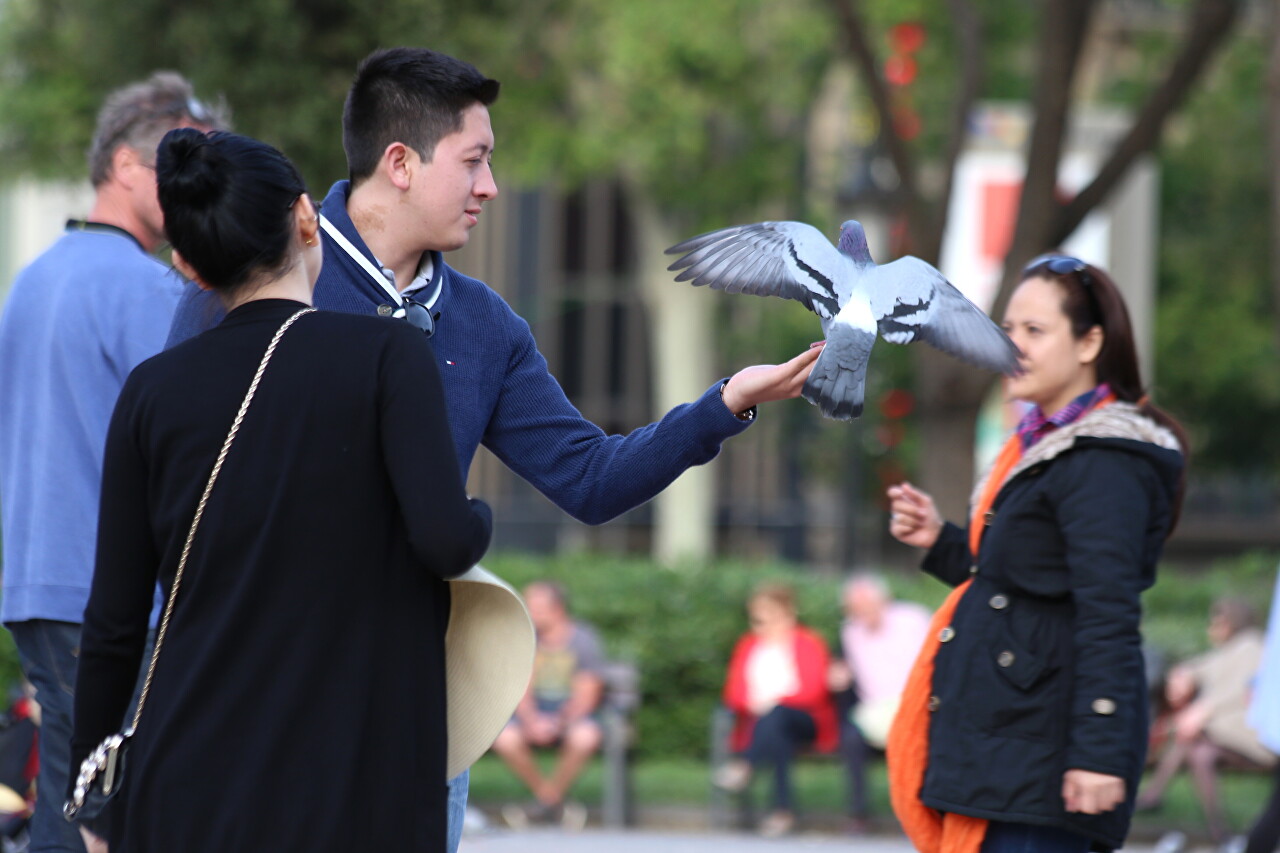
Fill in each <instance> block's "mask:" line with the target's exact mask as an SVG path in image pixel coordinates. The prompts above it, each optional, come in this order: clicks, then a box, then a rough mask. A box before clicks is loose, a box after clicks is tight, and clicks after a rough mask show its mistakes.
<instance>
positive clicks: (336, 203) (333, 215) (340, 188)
mask: <svg viewBox="0 0 1280 853" xmlns="http://www.w3.org/2000/svg"><path fill="white" fill-rule="evenodd" d="M350 197H351V182H350V181H337V182H336V183H334V185H333V186H332V187H330V188H329V193H328V194H327V195H326V196H325V197H324V201H323V202H322V203H321V204H320V213H321V214H323V215H324V218H325V219H328V220H329V222H331V223H332V224H333V225H334V226H335V227H336V228H337V229H338V231H339V232H341V233H342V236H344V237H346V238H347V240H348V241H349V242H350V243H351V245H352V246H354V247H355V249H356V251H358V252H360V253H361V254H362V255H364V256H365V257H366V258H367V259H368V260H369V262H370V263H372V264H373V265H374V266H375V267H377V266H378V265H379V262H378V259H377V257H376V256H375V255H374V254H373V251H372V250H370V249H369V246H368V245H367V244H366V243H365V242H364V238H363V237H361V236H360V232H359V231H357V230H356V226H355V223H354V222H352V221H351V214H349V213H348V212H347V201H348V200H349V199H350ZM425 254H426V255H427V256H429V258H430V261H431V283H430V284H429V285H427V286H426V287H425V288H423V289H422V290H423V292H425V293H433V292H435V290H436V289H437V288H440V297H439V299H438V300H436V302H435V304H434V305H433V306H432V313H433V314H434V313H439V312H440V311H442V310H443V308H444V303H445V301H446V298H447V296H448V292H449V291H448V288H447V287H445V284H446V283H447V280H446V279H445V275H444V273H445V263H444V257H443V255H442V254H441V253H440V252H437V251H434V250H433V251H430V252H427V253H425ZM335 257H336V258H338V261H339V263H340V264H341V265H342V266H343V267H345V268H346V269H347V270H348V272H349V273H350V274H351V276H352V278H353V279H354V280H355V281H356V282H357V287H358V288H359V289H360V292H361V293H364V294H366V295H367V296H369V298H371V299H372V300H373V301H374V302H375V303H377V304H382V303H385V302H386V301H387V293H386V291H385V290H383V289H382V288H381V287H379V286H378V284H376V283H375V282H374V281H373V279H372V278H371V277H370V276H369V274H368V273H367V272H365V270H364V268H363V267H361V266H360V264H359V263H357V262H356V261H355V260H354V259H352V258H351V257H349V256H348V255H347V253H346V251H344V250H343V249H342V247H340V246H338V245H337V244H336V243H335V242H334V241H332V240H329V244H328V246H326V248H325V262H326V263H328V262H330V260H331V259H333V258H335Z"/></svg>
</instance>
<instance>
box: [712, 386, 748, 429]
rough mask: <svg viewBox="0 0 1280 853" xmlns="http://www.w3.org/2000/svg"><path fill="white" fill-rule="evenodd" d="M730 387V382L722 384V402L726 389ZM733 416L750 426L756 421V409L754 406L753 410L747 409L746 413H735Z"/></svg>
mask: <svg viewBox="0 0 1280 853" xmlns="http://www.w3.org/2000/svg"><path fill="white" fill-rule="evenodd" d="M728 387H729V382H728V381H727V380H726V381H725V382H722V383H721V384H720V399H721V401H723V400H724V389H726V388H728ZM733 416H734V417H735V418H737V419H738V420H740V421H742V422H743V423H744V424H749V423H751V422H752V421H754V420H755V419H756V407H755V406H752V407H751V408H749V409H747V410H746V411H745V412H734V413H733Z"/></svg>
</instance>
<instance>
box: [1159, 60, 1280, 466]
mask: <svg viewBox="0 0 1280 853" xmlns="http://www.w3.org/2000/svg"><path fill="white" fill-rule="evenodd" d="M1265 71H1266V45H1265V44H1264V43H1263V41H1262V40H1261V39H1256V38H1242V39H1238V40H1237V41H1236V42H1234V44H1233V45H1232V47H1231V48H1230V49H1229V50H1228V51H1227V52H1226V53H1225V55H1224V57H1223V61H1222V63H1221V65H1220V67H1219V68H1218V70H1217V73H1215V74H1214V75H1213V76H1212V77H1211V78H1210V79H1209V81H1208V83H1207V85H1206V86H1205V88H1204V89H1203V91H1202V92H1201V93H1200V94H1199V95H1198V96H1197V97H1196V98H1194V99H1193V101H1192V102H1191V104H1190V105H1189V106H1188V108H1187V112H1186V116H1185V119H1184V122H1183V125H1182V127H1181V130H1180V132H1179V133H1177V134H1175V135H1174V138H1173V139H1172V140H1171V142H1170V144H1168V145H1167V146H1166V148H1165V152H1164V156H1163V158H1162V167H1163V171H1162V177H1161V180H1162V182H1163V185H1164V186H1163V189H1162V193H1161V211H1160V220H1161V223H1162V234H1161V236H1162V239H1161V241H1160V264H1159V269H1160V279H1159V287H1160V300H1159V304H1158V307H1157V321H1158V322H1157V326H1156V363H1157V365H1158V366H1157V373H1156V385H1157V390H1158V392H1159V396H1160V401H1161V403H1162V404H1163V405H1166V406H1167V407H1168V408H1169V409H1170V410H1171V411H1173V412H1175V413H1177V415H1178V416H1179V417H1180V418H1181V419H1183V421H1184V422H1185V423H1186V425H1187V426H1188V427H1189V429H1190V432H1191V435H1192V438H1193V441H1194V447H1193V464H1194V465H1195V466H1196V467H1197V468H1199V469H1201V470H1212V469H1216V470H1223V469H1230V470H1236V471H1242V472H1245V471H1254V472H1257V471H1261V472H1271V473H1273V474H1274V472H1276V471H1277V470H1280V431H1277V430H1276V429H1275V423H1276V421H1277V419H1278V418H1280V352H1278V351H1277V346H1276V331H1275V330H1276V328H1277V325H1278V324H1280V318H1278V316H1277V310H1278V308H1277V306H1276V305H1274V304H1273V300H1272V297H1271V295H1270V287H1271V278H1270V276H1271V275H1272V273H1271V257H1270V250H1271V243H1272V234H1273V229H1274V224H1273V223H1271V222H1270V220H1269V218H1268V216H1267V210H1268V206H1269V199H1268V192H1269V186H1270V177H1269V175H1268V168H1267V167H1268V164H1267V161H1266V151H1267V148H1266V142H1265V133H1264V127H1263V110H1262V109H1261V104H1262V103H1263V102H1264V88H1263V87H1264V82H1265V79H1266V74H1265Z"/></svg>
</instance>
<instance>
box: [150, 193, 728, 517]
mask: <svg viewBox="0 0 1280 853" xmlns="http://www.w3.org/2000/svg"><path fill="white" fill-rule="evenodd" d="M349 192H350V184H349V183H348V182H347V181H339V182H338V183H336V184H334V185H333V188H332V189H330V190H329V194H328V196H326V197H325V200H324V204H323V205H322V206H321V212H322V213H323V214H324V216H325V218H326V219H328V220H329V221H330V222H332V223H333V224H334V225H336V226H337V227H338V229H339V230H340V231H341V232H342V233H343V234H344V235H345V236H346V237H347V239H348V240H350V241H351V243H352V244H353V245H355V247H356V248H357V249H359V250H360V251H361V252H362V253H364V254H365V256H367V257H368V258H370V259H371V260H375V259H374V256H373V253H372V252H371V251H369V248H368V246H366V245H365V243H364V241H363V240H362V239H361V238H360V235H359V233H358V232H357V231H356V229H355V226H354V225H353V224H352V222H351V218H350V216H348V215H347V196H348V194H349ZM322 234H323V232H322ZM323 239H324V266H323V268H322V269H321V271H320V278H319V281H317V283H316V291H315V305H316V307H317V308H321V309H325V310H332V311H344V312H348V313H353V314H375V315H376V314H377V313H378V306H380V305H386V304H388V303H389V301H390V300H389V297H388V295H387V294H386V293H385V292H384V291H383V290H382V289H381V288H379V287H378V285H377V284H376V283H375V282H374V281H373V280H372V279H371V278H370V276H369V274H368V273H367V272H365V271H364V270H363V269H362V268H361V267H360V266H359V265H358V264H357V263H356V262H355V261H354V260H353V259H352V258H350V257H348V256H347V254H346V253H345V252H344V251H343V250H342V249H341V248H340V247H339V246H337V245H336V244H335V243H334V242H333V240H332V239H331V238H330V237H329V236H328V235H327V234H324V235H323ZM434 261H435V263H434V270H435V272H434V275H435V276H437V277H441V278H443V289H442V291H441V295H440V299H439V301H438V302H437V303H436V305H435V310H436V311H439V312H440V314H441V318H440V321H439V322H438V323H437V325H436V332H435V334H434V335H433V336H432V337H431V346H432V349H433V350H434V352H435V355H436V359H437V361H438V362H439V366H440V373H441V375H442V377H443V379H444V390H445V398H446V400H447V405H448V408H449V425H450V427H451V428H452V431H453V441H454V444H455V446H456V448H457V452H458V464H459V466H460V467H461V469H462V470H463V471H464V472H466V471H467V470H468V469H469V468H470V467H471V460H472V459H473V458H474V457H475V452H476V449H477V448H478V447H479V446H480V445H481V444H483V445H484V446H485V447H487V448H488V449H489V450H490V451H492V452H493V454H494V455H495V456H497V457H498V458H499V459H501V460H502V462H503V463H504V464H506V465H507V466H508V467H509V468H511V469H512V470H513V471H515V472H516V473H517V474H519V475H520V476H521V477H523V478H524V479H525V480H527V481H529V482H530V483H531V484H533V486H534V487H536V488H537V489H538V491H540V492H542V493H543V494H544V495H546V496H547V497H548V498H550V499H551V500H552V501H553V502H554V503H555V504H556V505H557V506H559V507H560V508H561V509H563V510H564V511H565V512H567V513H569V514H570V515H572V516H573V517H574V518H576V519H578V520H579V521H584V522H587V523H588V524H600V523H602V522H605V521H608V520H610V519H611V518H614V517H616V516H617V515H619V514H621V513H623V512H626V511H627V510H629V509H632V508H633V507H636V506H638V505H640V504H642V503H644V502H645V501H647V500H649V499H650V498H652V497H653V496H654V495H656V494H657V493H658V492H660V491H662V490H663V489H664V488H666V487H667V486H668V485H669V484H670V483H671V482H672V481H673V480H675V479H676V477H678V476H680V474H681V473H682V472H683V471H684V470H685V469H686V468H689V467H690V466H692V465H701V464H703V463H705V462H708V461H710V460H711V459H713V458H715V456H716V454H717V453H719V452H720V445H721V443H722V442H723V441H724V440H725V439H726V438H729V437H730V436H733V435H737V434H738V433H740V432H742V431H743V430H744V429H746V428H747V424H745V423H743V422H741V421H739V420H738V419H737V418H735V417H734V416H733V414H732V413H731V412H730V411H729V410H728V409H727V408H726V407H725V405H724V403H723V402H721V400H720V398H719V394H718V389H719V386H720V384H721V383H720V382H719V381H718V382H716V383H715V384H714V385H712V386H711V387H710V388H709V389H708V390H707V391H706V393H704V394H703V395H702V396H701V397H700V398H699V399H697V400H696V401H694V402H692V403H687V404H684V405H680V406H676V407H675V408H674V409H672V410H671V411H670V412H668V413H667V414H666V415H665V416H664V417H663V418H662V420H660V421H658V422H657V423H653V424H650V425H648V426H645V427H640V428H639V429H636V430H634V431H632V432H631V433H629V434H627V435H625V436H622V435H605V433H604V432H603V431H602V430H601V429H600V428H599V427H597V426H596V425H595V424H593V423H591V422H590V421H588V420H586V419H585V418H584V417H583V416H582V414H581V413H580V412H579V411H578V410H577V409H576V408H574V406H573V404H572V403H570V402H569V400H568V398H567V397H565V394H564V391H563V390H562V389H561V388H560V384H559V383H558V382H556V380H555V378H554V377H552V376H551V374H550V373H549V372H548V371H547V362H546V359H544V358H543V357H542V354H541V353H540V352H538V347H537V344H536V343H535V342H534V339H533V334H532V332H531V331H530V329H529V324H528V323H526V322H525V321H524V320H523V319H522V318H521V317H520V316H519V315H517V314H516V313H515V312H514V311H513V310H512V309H511V307H510V306H509V305H507V303H506V302H505V301H503V299H502V297H501V296H499V295H498V294H497V293H496V292H494V291H493V290H492V289H490V288H489V287H488V286H487V285H485V284H484V283H483V282H481V281H478V280H476V279H474V278H470V277H468V276H465V275H463V274H461V273H459V272H457V271H456V270H454V269H451V268H450V267H449V266H448V265H446V264H445V263H444V261H443V259H442V258H441V257H440V256H439V255H438V254H437V255H436V256H435V258H434ZM434 285H435V282H434V281H433V282H432V286H431V287H429V288H427V292H430V291H431V290H433V289H434ZM221 315H222V309H221V306H220V304H219V303H218V302H217V300H216V299H215V298H214V297H213V296H212V295H211V294H209V293H207V292H204V291H200V290H199V289H197V288H196V287H195V286H194V285H192V286H190V287H189V288H188V290H187V292H186V293H185V294H184V296H183V299H182V303H181V304H180V305H179V307H178V312H177V314H176V316H175V318H174V324H173V329H172V331H171V333H170V336H169V345H170V346H172V345H173V344H175V343H177V342H179V341H182V340H185V339H186V338H189V337H191V336H192V335H195V334H197V333H199V332H200V331H203V330H204V329H207V328H209V327H210V326H212V325H214V324H215V323H216V322H217V321H218V320H220V319H221ZM388 322H403V321H402V320H390V319H389V320H388ZM721 381H723V380H721Z"/></svg>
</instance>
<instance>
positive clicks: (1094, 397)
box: [1016, 382, 1111, 450]
mask: <svg viewBox="0 0 1280 853" xmlns="http://www.w3.org/2000/svg"><path fill="white" fill-rule="evenodd" d="M1110 393H1111V388H1110V387H1108V385H1107V383H1105V382H1103V383H1102V384H1101V385H1099V386H1097V387H1096V388H1093V389H1091V390H1089V391H1085V392H1084V393H1083V394H1081V395H1080V396H1079V397H1076V398H1075V399H1074V400H1072V401H1071V402H1070V403H1067V405H1065V406H1063V407H1062V408H1061V409H1059V410H1058V411H1056V412H1054V413H1053V414H1052V415H1050V416H1049V417H1047V418H1046V417H1045V416H1044V412H1043V411H1041V409H1040V407H1039V406H1036V407H1035V408H1034V409H1032V410H1031V411H1029V412H1027V413H1026V415H1024V416H1023V418H1022V420H1021V421H1020V422H1019V423H1018V428H1017V430H1016V431H1017V433H1018V438H1019V439H1021V441H1022V449H1023V450H1027V449H1029V448H1031V447H1032V446H1033V445H1035V443H1036V442H1038V441H1039V440H1040V439H1042V438H1044V437H1045V436H1046V435H1048V434H1049V433H1050V432H1052V431H1053V430H1055V429H1057V428H1058V427H1064V426H1066V425H1067V424H1069V423H1074V422H1075V421H1077V420H1079V419H1080V416H1081V415H1083V414H1084V413H1085V412H1087V411H1089V410H1090V409H1092V408H1093V406H1094V404H1095V403H1097V402H1098V401H1099V400H1101V399H1102V398H1104V397H1106V396H1107V395H1108V394H1110Z"/></svg>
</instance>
